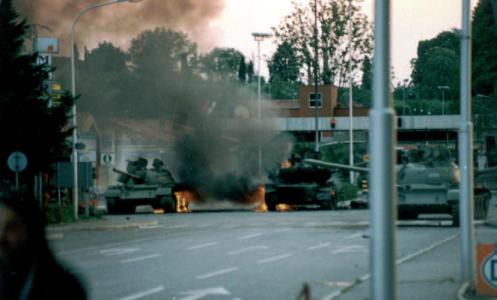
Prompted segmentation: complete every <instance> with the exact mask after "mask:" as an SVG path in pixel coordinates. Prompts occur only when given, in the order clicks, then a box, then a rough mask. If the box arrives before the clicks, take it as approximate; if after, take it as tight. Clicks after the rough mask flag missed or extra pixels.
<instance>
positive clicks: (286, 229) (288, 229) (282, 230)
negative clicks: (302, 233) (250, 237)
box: [273, 228, 292, 233]
mask: <svg viewBox="0 0 497 300" xmlns="http://www.w3.org/2000/svg"><path fill="white" fill-rule="evenodd" d="M291 230H292V229H291V228H281V229H276V230H275V231H273V232H274V233H283V232H288V231H291Z"/></svg>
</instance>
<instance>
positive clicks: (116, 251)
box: [100, 248, 141, 256]
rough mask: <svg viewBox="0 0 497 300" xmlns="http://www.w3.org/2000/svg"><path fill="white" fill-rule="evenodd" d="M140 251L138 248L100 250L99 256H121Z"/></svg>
mask: <svg viewBox="0 0 497 300" xmlns="http://www.w3.org/2000/svg"><path fill="white" fill-rule="evenodd" d="M139 250H141V249H140V248H113V249H104V250H100V254H102V255H103V256H115V255H123V254H128V253H132V252H136V251H139Z"/></svg>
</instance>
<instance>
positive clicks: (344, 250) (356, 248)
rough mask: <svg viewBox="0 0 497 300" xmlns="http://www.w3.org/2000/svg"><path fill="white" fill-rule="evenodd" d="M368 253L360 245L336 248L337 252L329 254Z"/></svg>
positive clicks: (364, 247)
mask: <svg viewBox="0 0 497 300" xmlns="http://www.w3.org/2000/svg"><path fill="white" fill-rule="evenodd" d="M365 252H368V251H367V249H366V246H362V245H350V246H344V247H341V248H338V249H337V250H335V251H333V252H331V254H339V253H365Z"/></svg>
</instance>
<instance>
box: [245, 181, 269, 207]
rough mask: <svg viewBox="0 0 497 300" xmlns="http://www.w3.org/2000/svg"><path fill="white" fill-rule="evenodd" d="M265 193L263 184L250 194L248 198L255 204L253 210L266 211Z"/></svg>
mask: <svg viewBox="0 0 497 300" xmlns="http://www.w3.org/2000/svg"><path fill="white" fill-rule="evenodd" d="M265 194H266V189H265V188H264V186H263V185H260V186H259V187H258V188H257V190H255V192H253V193H252V195H250V197H249V200H250V202H251V203H254V204H256V203H257V206H256V207H255V208H254V211H255V212H267V205H266V201H265V199H264V196H265Z"/></svg>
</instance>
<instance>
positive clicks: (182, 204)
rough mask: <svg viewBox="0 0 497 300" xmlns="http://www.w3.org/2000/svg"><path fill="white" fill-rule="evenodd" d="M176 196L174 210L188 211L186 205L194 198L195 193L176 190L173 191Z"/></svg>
mask: <svg viewBox="0 0 497 300" xmlns="http://www.w3.org/2000/svg"><path fill="white" fill-rule="evenodd" d="M174 196H175V198H176V212H178V213H187V212H190V209H189V208H188V205H189V204H190V202H192V201H194V200H195V194H194V193H193V192H191V191H188V190H185V191H177V192H175V193H174Z"/></svg>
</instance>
